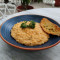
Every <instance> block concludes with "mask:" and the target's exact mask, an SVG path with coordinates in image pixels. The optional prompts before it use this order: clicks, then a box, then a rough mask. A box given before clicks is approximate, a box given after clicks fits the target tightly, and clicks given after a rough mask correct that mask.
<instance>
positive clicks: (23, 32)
mask: <svg viewBox="0 0 60 60" xmlns="http://www.w3.org/2000/svg"><path fill="white" fill-rule="evenodd" d="M23 22H24V21H21V22H19V23H17V24H15V25H14V26H13V28H12V29H11V36H12V37H13V38H14V39H15V40H16V41H17V42H18V43H21V44H24V45H27V46H35V45H41V44H44V43H45V42H47V41H48V38H49V35H48V34H47V33H45V32H44V31H43V30H42V28H41V27H40V23H37V22H36V23H35V28H34V29H31V28H21V27H20V26H21V24H22V23H23ZM29 23H30V22H29V21H28V22H27V23H26V24H27V25H28V24H29Z"/></svg>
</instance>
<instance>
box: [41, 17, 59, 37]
mask: <svg viewBox="0 0 60 60" xmlns="http://www.w3.org/2000/svg"><path fill="white" fill-rule="evenodd" d="M40 25H41V27H42V29H43V30H44V31H45V32H46V33H48V34H52V35H57V36H60V27H58V26H57V25H56V24H54V23H52V22H51V21H49V20H48V19H46V18H43V19H42V20H41V22H40Z"/></svg>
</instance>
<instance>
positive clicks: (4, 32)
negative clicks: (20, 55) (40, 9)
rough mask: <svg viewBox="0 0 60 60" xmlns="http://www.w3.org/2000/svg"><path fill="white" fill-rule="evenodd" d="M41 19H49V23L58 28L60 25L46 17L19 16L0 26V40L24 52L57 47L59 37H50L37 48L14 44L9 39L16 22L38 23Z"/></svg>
mask: <svg viewBox="0 0 60 60" xmlns="http://www.w3.org/2000/svg"><path fill="white" fill-rule="evenodd" d="M42 18H47V19H49V20H50V21H51V22H53V23H55V24H57V25H58V26H59V27H60V25H59V24H58V23H57V22H56V21H54V20H53V19H51V18H48V17H46V16H40V15H21V16H15V17H13V18H11V19H9V20H7V21H6V22H4V23H3V24H2V26H1V34H0V35H1V38H2V39H3V41H5V42H6V43H7V44H9V45H11V46H14V47H16V48H19V49H24V50H41V49H46V48H50V47H53V46H55V45H57V44H58V43H59V42H60V40H59V39H60V37H58V36H53V35H50V38H49V40H48V42H46V43H45V44H43V45H38V46H25V45H23V44H20V43H18V42H16V41H15V40H14V39H13V38H12V37H11V35H10V34H11V32H10V31H11V29H12V27H13V26H14V24H16V23H17V22H20V21H25V20H26V21H30V20H34V21H35V22H38V23H40V21H41V19H42Z"/></svg>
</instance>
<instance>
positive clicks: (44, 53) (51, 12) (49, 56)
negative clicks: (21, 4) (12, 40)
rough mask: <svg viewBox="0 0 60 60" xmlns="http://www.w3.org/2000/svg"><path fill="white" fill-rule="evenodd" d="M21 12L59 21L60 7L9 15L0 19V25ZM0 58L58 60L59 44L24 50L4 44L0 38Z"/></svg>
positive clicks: (59, 55) (59, 53) (2, 59)
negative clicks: (46, 47)
mask: <svg viewBox="0 0 60 60" xmlns="http://www.w3.org/2000/svg"><path fill="white" fill-rule="evenodd" d="M23 14H37V15H44V16H47V17H50V18H52V19H54V20H56V21H57V22H58V23H60V8H40V9H33V10H27V11H23V12H19V13H16V14H13V15H10V16H8V17H6V18H4V19H2V20H0V25H1V23H2V22H4V21H5V20H7V19H9V18H11V17H14V16H18V15H23ZM0 60H60V44H58V45H56V46H55V47H52V48H49V49H46V50H40V51H25V50H21V49H17V48H14V47H12V46H10V45H8V44H6V43H5V42H4V41H3V40H2V39H1V38H0Z"/></svg>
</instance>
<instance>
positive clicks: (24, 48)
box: [0, 14, 60, 50]
mask: <svg viewBox="0 0 60 60" xmlns="http://www.w3.org/2000/svg"><path fill="white" fill-rule="evenodd" d="M23 15H37V14H23ZM23 15H18V16H23ZM18 16H14V17H18ZM38 16H44V15H38ZM14 17H11V18H9V19H12V18H14ZM44 17H47V16H44ZM47 18H50V17H47ZM9 19H7V20H9ZM50 19H52V18H50ZM7 20H6V21H7ZM52 20H53V21H55V20H54V19H52ZM6 21H4V22H3V23H2V24H1V25H0V29H1V27H2V25H3V24H4V23H5V22H6ZM55 22H56V23H58V22H57V21H55ZM58 24H59V23H58ZM59 25H60V24H59ZM0 37H1V38H2V40H3V41H4V42H6V43H7V44H9V45H11V46H13V47H15V48H19V49H23V50H44V49H48V48H51V47H53V46H56V45H57V44H59V43H60V40H59V41H58V42H56V43H55V44H53V45H50V46H47V47H42V48H26V47H21V46H16V45H14V44H12V43H10V42H8V41H7V40H5V39H4V38H3V36H2V35H1V33H0Z"/></svg>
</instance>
